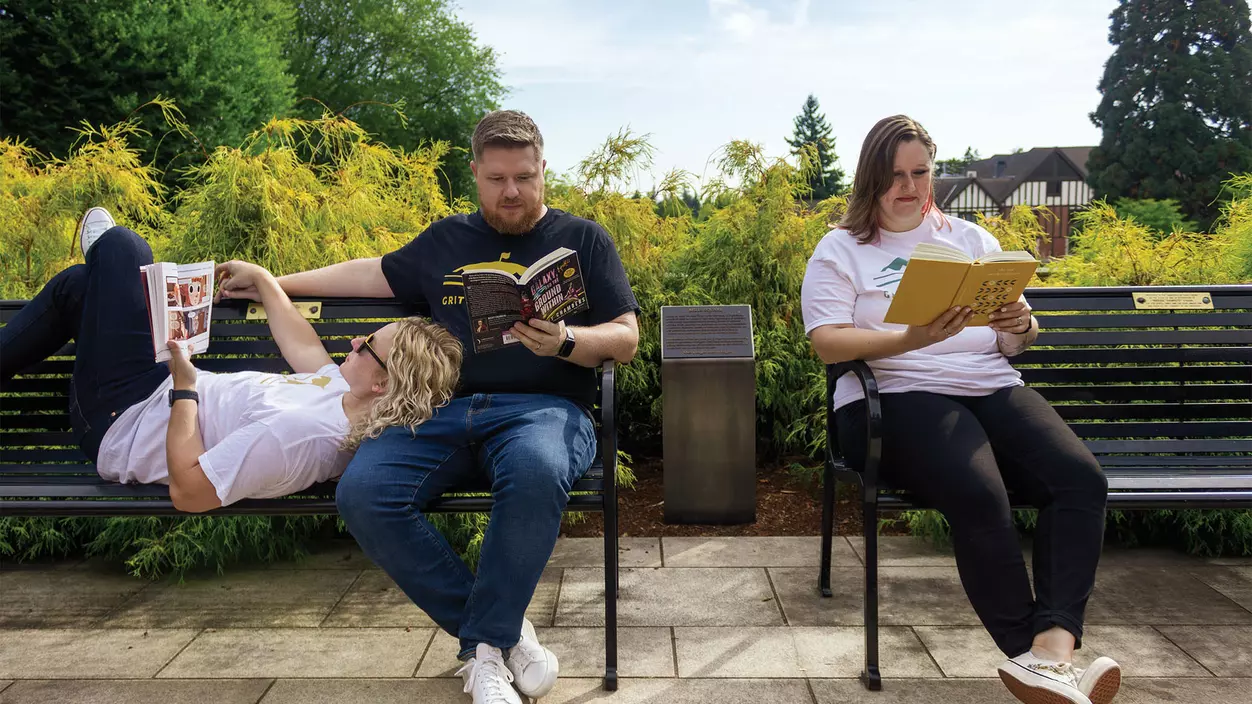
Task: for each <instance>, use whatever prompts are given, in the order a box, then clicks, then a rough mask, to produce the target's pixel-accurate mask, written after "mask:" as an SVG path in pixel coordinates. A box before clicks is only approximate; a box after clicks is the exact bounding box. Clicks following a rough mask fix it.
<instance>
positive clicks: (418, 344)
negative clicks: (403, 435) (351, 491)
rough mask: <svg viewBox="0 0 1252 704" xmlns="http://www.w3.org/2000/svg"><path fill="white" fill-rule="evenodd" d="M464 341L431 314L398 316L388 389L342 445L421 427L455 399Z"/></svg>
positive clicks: (346, 447) (351, 445)
mask: <svg viewBox="0 0 1252 704" xmlns="http://www.w3.org/2000/svg"><path fill="white" fill-rule="evenodd" d="M461 354H462V351H461V341H460V340H458V339H457V338H456V336H454V335H453V334H452V333H450V332H448V331H447V330H445V329H444V328H443V327H442V326H440V325H436V324H435V323H432V322H431V321H429V320H426V319H425V318H418V317H411V318H403V319H401V320H397V321H396V335H395V337H393V338H392V340H391V351H390V352H389V353H388V354H387V390H386V391H384V392H383V395H382V396H380V397H378V399H377V400H375V401H374V406H373V407H372V408H371V409H370V412H369V413H368V414H366V415H365V416H363V417H362V418H361V419H360V420H358V421H356V422H355V423H353V424H352V426H351V427H350V428H349V429H348V436H347V437H346V438H344V441H343V445H342V449H344V450H348V451H352V450H355V449H356V448H357V447H359V446H360V444H361V441H362V440H365V439H366V438H369V439H371V440H372V439H374V438H377V437H378V436H379V435H381V434H382V432H383V431H384V430H386V429H387V428H390V427H392V426H403V427H405V428H408V429H409V432H412V433H416V432H417V426H419V425H421V424H422V423H425V422H426V421H427V420H430V417H431V416H432V415H434V412H435V409H436V408H439V407H440V406H443V405H446V404H447V403H448V401H451V400H452V394H453V393H454V392H455V391H456V385H457V381H459V380H460V377H461Z"/></svg>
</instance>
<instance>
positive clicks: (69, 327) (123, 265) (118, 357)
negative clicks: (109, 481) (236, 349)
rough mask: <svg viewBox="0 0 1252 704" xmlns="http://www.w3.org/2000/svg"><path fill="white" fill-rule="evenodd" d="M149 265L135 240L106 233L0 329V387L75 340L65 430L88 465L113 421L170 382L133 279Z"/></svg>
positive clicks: (119, 231)
mask: <svg viewBox="0 0 1252 704" xmlns="http://www.w3.org/2000/svg"><path fill="white" fill-rule="evenodd" d="M151 263H152V249H151V248H149V247H148V243H147V242H144V240H143V238H142V237H140V236H139V235H137V234H135V233H134V232H132V231H130V230H128V229H126V228H124V227H114V228H111V229H109V230H108V231H106V232H105V233H104V234H102V235H101V236H100V239H98V240H96V243H95V244H94V245H92V247H91V249H89V250H88V251H87V263H86V264H75V265H74V266H71V267H69V268H68V269H65V270H64V271H62V272H61V273H59V274H57V275H56V276H54V277H52V279H51V280H50V281H48V283H47V284H46V285H45V286H44V287H43V288H42V289H40V291H39V293H37V294H35V297H34V298H32V299H31V300H30V302H29V303H27V304H26V305H25V306H23V307H22V309H21V310H20V311H18V312H17V315H14V316H13V318H12V319H11V320H10V321H9V324H8V325H5V326H4V327H3V328H0V360H3V361H0V385H3V384H4V383H6V382H8V380H9V379H12V378H13V376H14V375H16V374H19V373H21V372H22V371H24V370H25V369H27V368H29V367H31V366H33V365H35V364H38V363H39V362H41V361H43V360H44V359H46V358H48V357H50V356H52V355H54V354H56V353H57V351H58V350H60V349H61V348H62V347H64V346H65V343H67V342H69V341H70V340H74V341H75V352H74V374H73V377H72V378H71V380H70V409H69V410H70V423H71V425H72V426H73V429H74V435H75V437H76V438H77V439H78V442H79V444H80V445H81V446H82V448H83V452H85V453H86V454H87V456H88V457H89V458H90V459H91V460H92V461H93V462H94V461H95V459H96V455H97V454H98V452H99V450H100V441H101V440H102V439H104V434H105V432H106V431H107V430H108V429H109V426H111V425H112V424H113V421H115V420H117V417H118V416H119V415H121V413H122V411H125V410H126V409H127V408H130V407H131V406H133V405H134V404H136V403H139V402H140V401H142V400H144V399H146V398H148V397H149V396H151V395H152V392H153V391H156V389H157V387H158V386H160V385H161V383H162V382H163V381H165V379H167V378H168V377H169V375H170V372H169V368H168V367H166V366H165V365H164V364H158V363H157V362H156V361H155V357H156V354H155V352H154V351H153V348H152V326H151V325H150V323H149V322H148V305H147V302H146V300H145V299H144V293H143V284H142V283H141V279H140V275H139V267H141V266H143V265H145V264H151Z"/></svg>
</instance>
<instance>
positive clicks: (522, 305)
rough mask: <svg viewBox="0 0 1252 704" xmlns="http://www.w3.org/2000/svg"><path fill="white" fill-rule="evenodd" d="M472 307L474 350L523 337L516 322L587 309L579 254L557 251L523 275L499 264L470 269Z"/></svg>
mask: <svg viewBox="0 0 1252 704" xmlns="http://www.w3.org/2000/svg"><path fill="white" fill-rule="evenodd" d="M461 282H462V283H463V284H464V286H465V305H466V307H467V308H469V318H470V330H471V335H472V336H473V339H474V352H475V353H478V352H489V351H491V350H498V349H504V348H505V347H508V346H509V345H513V344H516V343H518V342H520V340H518V338H517V337H516V336H514V335H513V333H512V331H511V328H512V327H513V324H514V323H517V322H523V321H527V320H532V319H534V318H540V319H543V320H547V321H548V322H552V323H555V322H558V321H560V320H562V319H564V318H565V317H567V316H569V315H572V314H574V313H577V312H579V311H584V310H587V309H588V305H589V304H588V303H587V288H586V286H584V285H583V275H582V268H581V266H579V263H578V253H577V252H575V251H574V250H572V249H569V248H568V247H561V248H560V249H557V250H554V251H553V252H551V253H549V254H548V255H547V256H545V257H543V258H542V259H540V260H539V261H537V262H535V263H534V264H532V265H530V268H528V269H526V271H524V272H522V274H521V276H514V275H513V274H511V273H509V272H507V271H502V270H499V269H471V270H469V271H466V272H464V273H462V274H461Z"/></svg>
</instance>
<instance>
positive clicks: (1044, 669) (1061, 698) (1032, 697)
mask: <svg viewBox="0 0 1252 704" xmlns="http://www.w3.org/2000/svg"><path fill="white" fill-rule="evenodd" d="M999 671H1000V681H1002V682H1004V686H1005V687H1008V688H1009V691H1010V692H1012V693H1013V696H1015V697H1017V699H1018V701H1022V702H1025V703H1026V704H1091V700H1090V699H1088V698H1087V695H1085V694H1083V693H1082V691H1081V690H1080V689H1079V688H1078V670H1077V669H1076V668H1075V667H1074V666H1073V665H1071V664H1069V663H1067V662H1056V661H1054V660H1040V659H1039V658H1037V657H1035V656H1034V654H1033V653H1031V652H1030V651H1027V652H1025V653H1022V654H1021V655H1018V656H1017V657H1015V658H1010V659H1008V660H1005V661H1004V664H1003V665H1000V667H999Z"/></svg>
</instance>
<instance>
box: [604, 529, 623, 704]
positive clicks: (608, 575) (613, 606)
mask: <svg viewBox="0 0 1252 704" xmlns="http://www.w3.org/2000/svg"><path fill="white" fill-rule="evenodd" d="M616 508H617V507H616V506H614V505H612V504H606V505H605V507H604V689H605V691H609V692H613V691H616V690H617V596H618V564H619V562H620V561H619V559H618V552H617V548H618V539H617V511H616V510H615V509H616Z"/></svg>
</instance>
